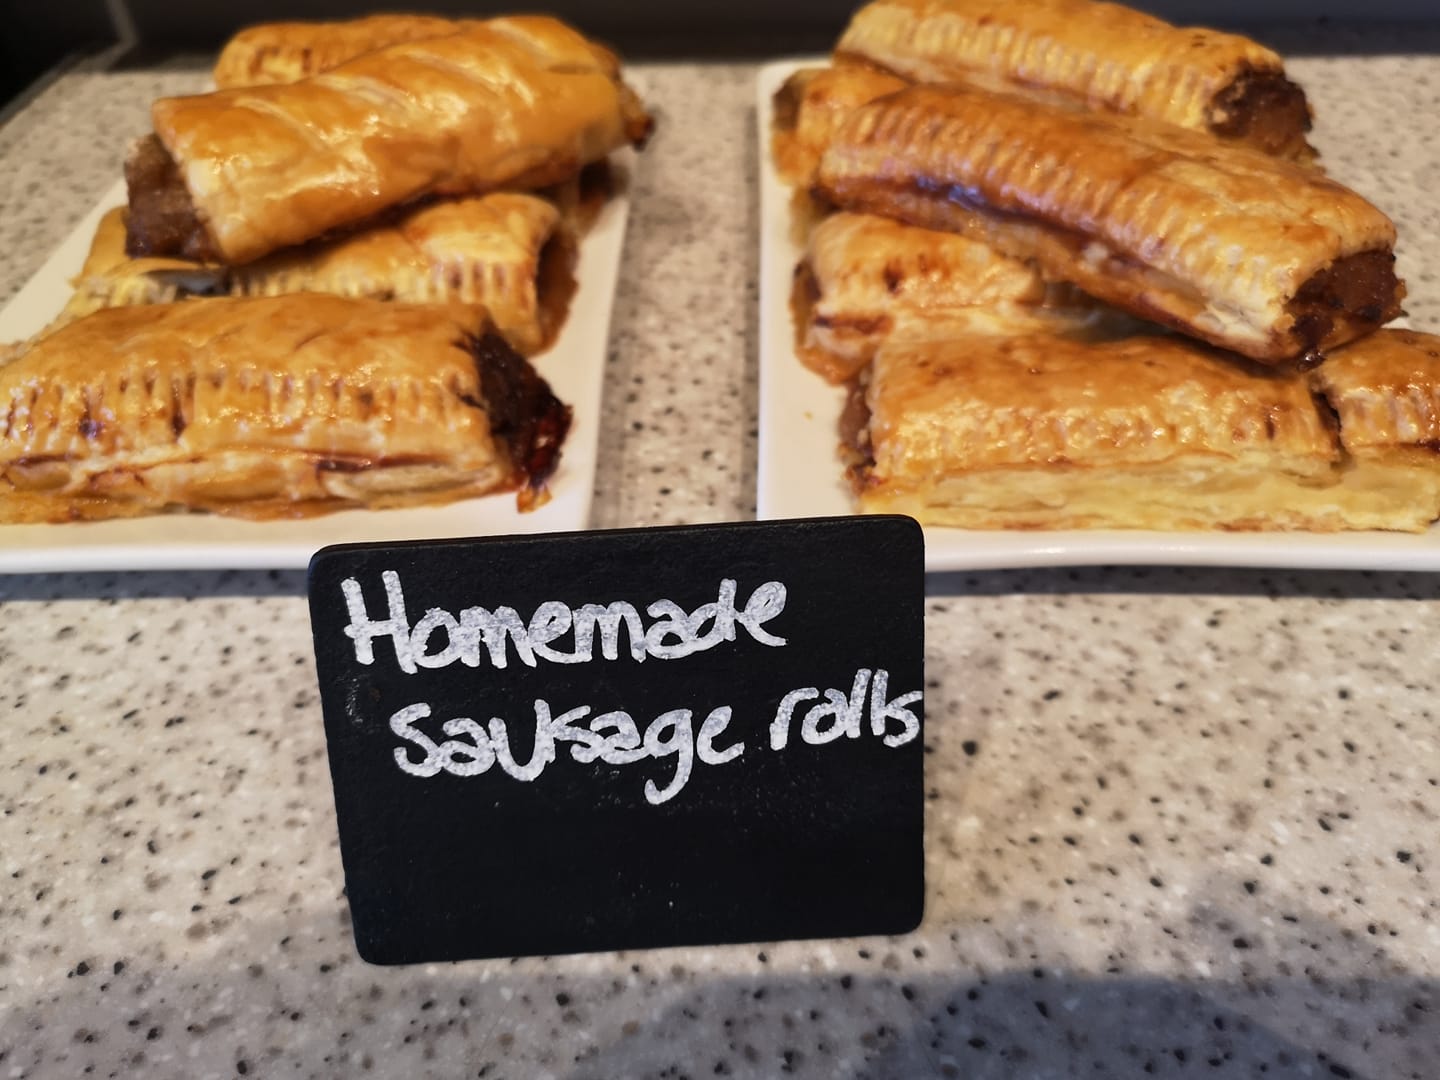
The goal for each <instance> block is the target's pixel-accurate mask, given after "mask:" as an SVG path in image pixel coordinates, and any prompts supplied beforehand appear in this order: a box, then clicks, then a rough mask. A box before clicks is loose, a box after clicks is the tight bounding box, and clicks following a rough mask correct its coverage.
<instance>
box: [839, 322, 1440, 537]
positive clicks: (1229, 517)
mask: <svg viewBox="0 0 1440 1080" xmlns="http://www.w3.org/2000/svg"><path fill="white" fill-rule="evenodd" d="M847 422H848V429H847V431H846V440H847V448H848V449H847V452H848V455H849V457H850V460H851V462H852V467H851V478H852V481H853V482H854V485H855V490H856V493H857V497H858V501H859V506H860V509H861V510H863V511H865V512H868V513H904V514H910V515H912V516H914V517H915V518H917V519H918V520H920V521H922V522H925V523H927V524H931V525H950V526H958V527H960V528H971V529H1073V528H1116V529H1157V530H1190V529H1233V530H1269V529H1301V530H1308V531H1311V532H1335V531H1340V530H1347V529H1387V530H1395V531H1405V532H1421V531H1424V529H1425V528H1427V527H1428V526H1429V525H1430V524H1431V523H1432V522H1434V521H1435V520H1436V519H1437V518H1440V458H1437V454H1436V449H1435V448H1436V446H1437V445H1440V442H1437V440H1440V338H1436V337H1432V336H1429V335H1418V334H1410V333H1408V332H1406V331H1382V332H1381V333H1379V334H1376V335H1374V336H1372V337H1368V338H1366V339H1364V340H1363V341H1359V342H1356V343H1354V344H1353V345H1349V346H1347V347H1345V348H1344V349H1341V350H1339V351H1337V352H1336V353H1335V355H1334V356H1332V357H1331V358H1330V359H1328V360H1327V361H1326V362H1325V363H1324V364H1322V365H1320V367H1318V368H1316V369H1315V370H1314V371H1313V372H1310V373H1309V374H1308V375H1307V374H1305V373H1299V372H1287V371H1275V370H1274V369H1269V368H1263V367H1259V366H1256V365H1251V364H1247V363H1245V362H1244V361H1242V360H1239V359H1238V358H1236V357H1233V356H1229V355H1226V354H1223V353H1218V352H1215V351H1212V350H1210V349H1208V348H1206V347H1204V346H1202V345H1198V344H1196V343H1194V342H1189V341H1186V340H1184V339H1183V338H1177V337H1169V336H1155V335H1127V336H1122V337H1117V338H1113V339H1108V340H1099V341H1089V342H1080V341H1067V340H1065V339H1063V338H1057V337H1055V336H1053V335H1048V334H1045V335H1038V334H1022V335H1020V336H1015V337H1001V336H996V335H986V336H983V337H982V336H971V337H951V338H946V339H944V340H921V339H905V340H891V341H889V342H887V343H886V344H885V345H884V346H883V347H882V348H881V349H880V351H879V353H878V354H877V355H876V358H875V363H874V365H873V367H872V369H871V371H870V377H869V380H868V385H867V386H865V387H863V388H860V387H858V386H857V388H856V390H855V391H854V393H853V395H852V405H851V409H850V411H849V416H848V420H847ZM1337 428H1338V430H1337Z"/></svg>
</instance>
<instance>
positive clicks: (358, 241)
mask: <svg viewBox="0 0 1440 1080" xmlns="http://www.w3.org/2000/svg"><path fill="white" fill-rule="evenodd" d="M124 218H125V210H124V208H117V209H115V210H112V211H111V212H110V213H108V214H106V215H105V217H104V218H103V219H102V220H101V222H100V227H99V229H98V230H97V231H96V234H95V240H94V242H93V243H92V245H91V249H90V255H89V257H88V258H87V259H86V261H85V266H84V268H83V269H82V270H81V272H80V275H79V277H77V278H76V279H75V290H76V291H75V295H74V296H73V297H72V298H71V300H70V303H69V304H68V305H67V307H66V316H67V321H68V319H70V318H74V317H77V316H79V315H84V314H88V313H89V312H91V311H98V310H100V309H101V308H106V307H124V306H127V305H130V304H156V303H167V302H170V301H174V300H178V299H182V298H184V297H187V296H225V295H229V296H282V295H285V294H287V293H296V292H321V293H331V294H333V295H336V296H349V297H355V298H371V299H379V300H399V301H404V302H410V303H451V302H454V303H464V304H480V305H482V306H483V307H484V308H485V309H486V310H487V311H488V312H489V314H490V319H491V321H492V322H493V324H494V326H495V329H496V330H498V331H499V332H500V333H501V335H503V336H504V338H505V340H506V341H508V342H509V343H510V344H511V345H512V346H514V347H515V348H516V349H518V350H519V351H520V352H521V353H523V354H525V355H526V356H533V355H535V354H536V353H538V352H541V351H543V350H544V349H545V348H546V347H547V346H549V344H550V343H551V342H552V341H553V340H554V338H555V335H556V334H557V333H558V332H559V329H560V326H561V325H562V324H563V322H564V320H565V314H566V312H567V311H568V309H569V303H570V299H571V297H572V296H573V294H574V291H575V276H574V271H575V261H576V255H577V244H576V240H575V237H574V236H573V234H572V233H571V231H570V230H569V229H568V228H565V227H563V226H562V224H561V221H560V211H559V209H558V208H556V206H555V205H554V204H553V203H550V202H548V201H546V200H544V199H539V198H536V197H534V196H532V195H526V194H512V193H509V192H496V193H493V194H490V195H482V196H479V197H477V198H473V199H457V200H454V201H444V202H437V203H432V204H430V205H426V206H422V207H420V208H419V209H416V210H412V211H410V212H408V213H406V214H403V215H401V216H399V217H398V218H397V219H396V220H395V221H394V222H393V223H391V224H388V225H383V226H376V227H374V228H370V229H365V230H363V231H361V232H357V233H351V234H349V235H346V236H342V237H340V238H338V239H335V240H331V241H317V242H315V243H312V244H306V245H304V246H302V247H299V248H287V249H286V250H284V251H280V252H276V253H275V254H273V255H268V256H266V257H265V258H263V259H259V260H257V261H255V262H253V263H247V264H246V265H244V266H237V267H227V266H223V265H220V264H213V263H211V264H207V263H196V262H187V261H185V260H180V259H167V258H141V259H130V258H127V257H126V255H125V252H124V237H125V222H124Z"/></svg>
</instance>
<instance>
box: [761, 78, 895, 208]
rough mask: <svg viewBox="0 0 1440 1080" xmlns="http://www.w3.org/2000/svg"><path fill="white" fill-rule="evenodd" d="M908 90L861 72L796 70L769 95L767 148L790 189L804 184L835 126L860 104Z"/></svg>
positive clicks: (889, 79) (811, 175) (892, 80)
mask: <svg viewBox="0 0 1440 1080" xmlns="http://www.w3.org/2000/svg"><path fill="white" fill-rule="evenodd" d="M907 85H909V84H908V83H907V82H906V81H905V80H904V79H900V78H897V77H896V76H894V75H888V74H886V73H885V72H883V71H876V70H874V69H872V68H865V67H856V66H850V67H834V68H802V69H801V70H799V71H797V72H795V74H793V75H791V76H790V77H789V78H788V79H786V80H785V83H784V85H783V86H781V87H780V89H779V90H778V91H777V92H776V94H775V100H774V113H773V115H774V118H775V119H774V130H773V131H772V132H771V148H772V153H773V155H774V158H775V165H776V168H777V169H778V170H779V172H780V175H781V177H782V178H783V179H784V180H785V181H786V182H787V183H790V184H801V185H808V184H810V182H811V181H812V180H813V179H814V177H815V169H816V167H817V166H818V165H819V164H820V156H821V155H822V154H824V153H825V148H826V147H827V146H829V145H830V140H831V138H833V137H834V135H835V131H836V129H837V128H839V126H840V124H841V122H842V121H843V120H844V119H845V118H846V117H847V116H849V115H850V114H851V113H852V112H854V111H855V110H856V109H858V108H859V107H860V106H861V105H864V104H866V103H868V102H871V101H874V100H875V99H876V98H878V97H884V96H885V95H886V94H893V93H894V92H895V91H896V90H899V89H901V88H902V87H905V86H907Z"/></svg>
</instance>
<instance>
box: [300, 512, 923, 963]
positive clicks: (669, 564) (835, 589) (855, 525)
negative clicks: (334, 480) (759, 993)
mask: <svg viewBox="0 0 1440 1080" xmlns="http://www.w3.org/2000/svg"><path fill="white" fill-rule="evenodd" d="M923 595H924V573H923V547H922V539H921V534H920V529H919V527H918V526H917V525H916V524H915V523H914V522H913V521H911V520H910V519H908V518H882V517H870V518H844V519H825V520H814V521H793V522H775V523H744V524H735V525H717V526H693V527H681V528H667V529H642V530H621V531H616V532H601V533H567V534H558V535H553V536H539V537H517V538H496V539H484V540H456V541H441V542H418V543H401V544H387V545H350V546H343V547H334V548H328V549H326V550H324V551H321V552H320V553H318V554H317V555H316V556H315V558H314V560H313V561H312V563H311V565H310V608H311V620H312V626H313V631H314V637H315V654H316V661H317V666H318V670H319V676H320V687H321V697H322V701H323V706H324V714H325V729H326V735H327V739H328V743H329V753H330V769H331V775H332V778H333V780H334V786H335V805H336V814H337V818H338V822H339V828H340V844H341V854H342V857H343V860H344V864H345V880H346V888H347V890H348V896H349V900H350V906H351V913H352V918H353V925H354V929H355V939H356V944H357V946H358V948H359V951H360V954H361V956H362V957H364V958H365V959H366V960H369V961H372V962H375V963H416V962H425V961H435V960H457V959H465V958H474V957H494V956H519V955H532V954H554V953H565V952H584V951H593V950H606V949H620V948H626V949H630V948H647V947H658V946H667V945H681V944H722V943H730V942H744V941H769V940H777V939H785V938H810V937H837V936H850V935H859V934H877V933H902V932H905V931H907V930H910V929H913V928H914V927H915V926H916V925H917V923H918V922H919V919H920V914H921V908H922V904H923V895H924V861H923V848H922V825H923V812H924V811H923V783H922V773H923V766H922V757H923V755H922V742H923V738H922V731H921V726H922V718H923V702H922V700H921V698H920V692H921V691H922V689H923V686H924V671H923V664H924V649H923V635H924V627H923ZM667 602H668V604H667ZM632 616H633V617H632ZM582 638H583V641H582V640H581V639H582ZM587 650H588V652H589V655H590V658H589V659H588V660H584V659H582V660H579V661H575V660H573V659H571V658H573V657H574V656H576V655H577V654H579V655H581V656H583V655H584V654H585V652H586V651H587ZM607 654H608V655H607ZM527 655H528V659H529V662H527V659H526V657H527ZM612 657H613V658H612ZM366 660H368V661H369V662H368V663H367V662H364V661H366ZM532 664H533V666H532ZM502 665H503V666H502ZM407 668H408V670H407ZM537 733H538V734H537ZM537 748H538V753H537Z"/></svg>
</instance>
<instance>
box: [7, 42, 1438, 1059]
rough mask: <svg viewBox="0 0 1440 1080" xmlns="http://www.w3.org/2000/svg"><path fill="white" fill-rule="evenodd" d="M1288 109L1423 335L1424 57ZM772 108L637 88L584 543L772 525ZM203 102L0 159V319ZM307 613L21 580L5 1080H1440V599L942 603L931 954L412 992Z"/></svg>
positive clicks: (254, 596) (14, 648) (1167, 577)
mask: <svg viewBox="0 0 1440 1080" xmlns="http://www.w3.org/2000/svg"><path fill="white" fill-rule="evenodd" d="M1378 43H1379V44H1380V45H1381V46H1382V47H1385V48H1388V49H1389V50H1390V51H1392V52H1404V51H1406V50H1408V49H1410V48H1411V46H1412V44H1413V39H1412V38H1410V37H1409V36H1406V35H1392V36H1391V37H1390V38H1388V39H1387V40H1385V41H1380V42H1378ZM1422 43H1423V44H1425V45H1426V46H1427V47H1428V46H1432V45H1433V44H1434V43H1435V37H1434V35H1430V36H1429V37H1426V38H1424V40H1423V42H1422ZM1301 44H1309V45H1310V46H1312V48H1311V49H1310V51H1312V52H1319V53H1323V52H1324V51H1326V49H1327V48H1332V47H1333V49H1332V51H1335V52H1337V53H1339V52H1345V53H1349V52H1352V51H1354V48H1355V46H1356V45H1357V41H1356V40H1355V39H1353V38H1342V37H1338V36H1337V37H1333V38H1330V37H1325V38H1320V39H1318V41H1317V40H1316V39H1307V40H1305V41H1302V42H1301ZM1358 44H1359V45H1360V46H1362V47H1364V46H1373V45H1375V44H1377V39H1376V38H1374V37H1373V36H1372V37H1369V38H1362V39H1360V40H1359V42H1358ZM1315 46H1318V48H1315ZM1293 68H1294V70H1295V71H1296V72H1297V73H1298V74H1299V76H1300V77H1301V78H1302V80H1303V81H1304V82H1305V83H1306V85H1307V87H1308V88H1309V89H1310V91H1311V93H1312V96H1313V99H1314V101H1315V104H1316V106H1317V110H1318V113H1319V116H1320V124H1319V128H1318V142H1319V144H1320V145H1321V146H1322V148H1323V149H1324V151H1325V154H1326V161H1327V163H1328V164H1329V166H1330V168H1331V169H1332V171H1333V172H1334V173H1335V174H1337V175H1338V176H1340V177H1341V178H1342V179H1345V180H1348V181H1349V182H1351V183H1353V184H1355V185H1357V186H1358V187H1360V188H1361V190H1363V191H1365V192H1367V193H1368V194H1370V195H1371V196H1372V197H1373V198H1375V199H1376V200H1377V201H1378V202H1379V203H1380V204H1381V205H1382V206H1383V207H1384V208H1385V209H1386V210H1388V211H1389V212H1391V213H1392V214H1394V215H1395V217H1396V218H1397V219H1398V220H1399V223H1400V227H1401V234H1402V237H1403V238H1404V245H1403V248H1402V254H1401V262H1402V269H1403V270H1404V272H1405V273H1406V275H1407V277H1408V278H1409V280H1410V284H1411V301H1410V304H1409V307H1410V310H1411V312H1412V314H1413V315H1414V316H1416V320H1417V322H1418V323H1420V324H1422V325H1430V326H1436V325H1440V282H1437V281H1436V279H1435V276H1434V275H1435V271H1436V268H1437V266H1440V264H1437V262H1436V261H1435V256H1434V254H1433V253H1434V252H1435V251H1436V250H1437V249H1440V215H1437V212H1436V209H1435V206H1436V203H1435V197H1434V195H1433V192H1434V177H1435V176H1437V175H1440V138H1437V137H1436V136H1437V134H1440V131H1437V127H1436V121H1435V120H1434V119H1433V118H1434V116H1435V115H1436V110H1437V108H1440V58H1436V57H1424V56H1410V57H1405V56H1398V55H1392V56H1376V57H1367V56H1362V55H1346V56H1344V57H1343V58H1326V57H1325V56H1323V55H1317V56H1314V57H1307V58H1302V59H1297V60H1296V61H1295V62H1294V64H1293ZM754 75H755V68H754V67H753V66H748V65H744V66H709V67H705V68H704V69H700V68H697V67H694V66H673V67H664V66H652V67H647V68H645V69H644V76H643V77H644V80H645V85H646V86H647V87H648V89H649V91H650V93H651V96H652V98H653V100H654V102H655V103H656V105H657V106H658V108H659V110H660V113H661V120H662V126H661V129H660V133H659V135H658V136H657V137H656V139H655V142H654V143H653V146H652V148H651V150H650V151H649V152H648V153H647V154H646V156H645V160H644V163H643V166H642V168H641V170H640V174H639V185H638V191H637V193H636V198H635V204H634V214H633V217H632V219H631V231H630V236H629V240H628V244H627V249H626V262H625V270H624V274H623V278H622V284H621V288H620V295H619V298H618V306H617V310H616V316H615V326H614V333H613V338H612V341H611V348H610V362H609V363H610V367H609V371H608V374H607V384H606V389H605V395H606V396H605V401H606V410H607V416H606V422H605V428H604V432H605V433H604V436H603V440H602V444H601V462H600V476H601V477H602V480H601V482H600V488H599V490H598V492H597V502H596V522H595V523H596V524H597V525H598V526H618V525H630V524H651V523H667V522H683V521H705V520H725V519H735V518H743V517H747V516H749V515H750V514H751V513H752V510H753V492H754V476H755V430H754V424H755V377H754V376H755V366H754V365H755V352H756V350H755V336H756V329H755V322H756V315H755V311H756V304H755V291H756V277H757V272H756V262H757V255H756V244H755V219H756V194H755V184H754V180H755V173H756V151H755V120H754V115H753V112H752V110H751V107H750V103H751V98H752V84H753V79H754ZM197 84H198V77H197V76H196V75H195V74H194V73H186V72H170V73H156V72H153V71H152V72H141V73H127V74H99V73H90V74H86V73H78V74H72V75H68V76H66V77H64V78H62V79H60V80H59V81H58V82H56V83H55V84H53V85H52V86H50V87H49V88H48V89H47V90H46V91H45V92H44V93H43V94H41V95H40V96H39V98H38V99H37V100H36V101H34V102H33V103H32V104H31V105H30V106H28V107H27V108H26V109H25V110H23V111H22V112H21V113H20V114H19V116H18V117H17V118H15V119H14V120H12V121H11V122H10V123H9V124H7V125H6V126H4V127H3V128H0V250H3V251H4V252H5V260H4V263H3V266H0V300H3V298H4V297H6V296H8V295H9V294H10V293H11V292H12V291H13V290H14V289H15V288H16V287H18V285H19V284H20V283H21V282H22V281H23V280H24V279H25V278H26V277H27V276H28V275H29V274H30V273H31V272H32V271H33V270H34V268H35V267H36V266H38V265H39V263H40V262H41V261H42V259H43V257H44V255H45V254H46V253H47V251H48V250H49V249H50V248H51V247H52V246H53V245H54V244H55V243H56V242H57V241H58V240H60V239H61V238H62V237H63V236H64V235H65V234H66V232H67V231H68V230H69V229H70V227H71V226H72V224H73V222H74V220H75V219H76V218H77V217H78V216H79V215H80V214H81V213H82V212H83V211H84V210H85V209H86V208H87V207H88V206H90V205H91V203H92V202H93V200H94V199H95V198H96V197H97V196H98V195H99V194H100V193H101V192H102V191H104V190H105V188H106V187H108V186H109V184H110V183H111V182H112V180H113V177H114V175H115V170H116V168H117V162H118V160H119V158H120V154H121V152H122V147H123V146H124V144H125V142H126V141H127V139H128V138H129V137H130V136H131V135H132V134H133V133H135V132H137V131H139V130H140V129H141V128H142V127H143V126H144V124H145V116H146V106H147V103H148V102H149V100H150V99H151V98H153V97H155V96H156V95H158V94H161V93H167V92H175V91H180V90H185V89H189V88H191V87H194V86H196V85H197ZM1427 260H1428V261H1427ZM302 590H303V581H302V578H301V575H299V574H240V573H234V574H184V575H181V574H174V575H159V574H157V575H87V576H72V577H66V578H59V577H44V578H8V579H0V598H3V600H4V604H3V607H0V613H3V618H0V672H3V675H4V678H3V681H0V717H3V727H0V731H3V745H4V755H3V762H0V1078H6V1077H13V1078H20V1077H41V1076H44V1077H80V1076H91V1075H94V1076H124V1075H144V1076H156V1077H187V1078H200V1077H228V1076H235V1075H248V1076H267V1077H268V1076H277V1077H312V1076H316V1077H320V1076H323V1077H329V1076H356V1075H361V1074H367V1073H368V1074H373V1075H377V1076H399V1075H404V1076H413V1077H419V1076H432V1075H433V1076H445V1077H460V1076H469V1077H488V1078H494V1077H512V1078H514V1077H535V1076H552V1077H576V1078H579V1077H586V1078H589V1077H612V1076H631V1077H681V1076H689V1077H700V1076H712V1075H717V1076H725V1075H732V1076H746V1075H748V1076H774V1075H780V1074H787V1073H795V1074H804V1075H811V1076H825V1077H828V1076H844V1077H860V1076H872V1077H891V1076H895V1077H921V1076H960V1077H992V1076H1033V1077H1050V1076H1068V1075H1076V1076H1078V1075H1085V1076H1111V1077H1118V1076H1131V1075H1148V1074H1154V1075H1161V1076H1171V1075H1174V1076H1191V1075H1217V1076H1236V1077H1238V1076H1246V1077H1249V1076H1254V1075H1257V1074H1262V1073H1263V1074H1266V1075H1268V1076H1276V1077H1289V1076H1296V1077H1301V1076H1304V1077H1326V1076H1339V1077H1347V1076H1353V1077H1361V1076H1367V1077H1417V1078H1418V1077H1433V1076H1436V1075H1437V1074H1440V984H1437V977H1440V896H1437V892H1436V887H1437V881H1440V876H1437V875H1440V840H1437V832H1436V823H1437V820H1440V748H1437V718H1436V711H1437V706H1436V704H1435V698H1436V688H1437V684H1440V650H1437V649H1436V647H1435V640H1436V634H1437V631H1440V577H1426V576H1412V575H1390V576H1385V575H1361V574H1304V575H1301V574H1285V573H1252V572H1245V571H1187V570H1103V569H1096V570H1083V571H1047V572H1026V573H993V574H975V575H950V576H943V577H936V578H934V579H932V581H931V583H930V594H931V595H930V599H929V601H928V615H927V633H928V645H927V649H928V665H929V679H930V687H929V708H928V720H929V723H928V738H929V746H928V747H927V749H929V750H930V754H929V756H928V757H927V759H926V761H927V770H928V771H927V788H928V794H929V803H928V817H927V850H928V879H929V884H928V903H927V911H926V916H925V921H924V924H923V926H922V927H921V929H920V930H919V931H917V932H916V933H914V934H911V935H909V936H906V937H902V938H896V939H864V940H853V941H833V942H820V943H813V942H812V943H785V944H778V945H757V946H753V947H727V948H707V949H675V950H664V951H659V952H644V953H641V952H636V953H629V954H621V955H598V956H582V957H565V958H552V959H521V960H517V961H515V962H474V963H465V964H458V965H440V966H428V967H416V968H408V969H381V968H373V967H369V966H367V965H365V964H364V963H362V962H360V961H359V960H358V959H357V958H356V956H355V952H354V947H353V944H352V941H351V938H350V935H349V927H348V925H347V913H346V905H345V902H344V899H343V897H342V895H341V887H342V880H341V869H340V861H339V856H338V851H337V847H336V840H335V827H334V818H333V808H332V801H331V793H330V784H329V777H328V772H327V767H326V761H325V747H324V742H323V738H322V733H321V724H320V712H319V707H318V704H317V698H316V686H315V675H314V668H313V664H312V659H311V653H310V644H309V625H308V618H307V613H306V608H305V602H304V599H303V593H302Z"/></svg>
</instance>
